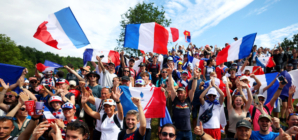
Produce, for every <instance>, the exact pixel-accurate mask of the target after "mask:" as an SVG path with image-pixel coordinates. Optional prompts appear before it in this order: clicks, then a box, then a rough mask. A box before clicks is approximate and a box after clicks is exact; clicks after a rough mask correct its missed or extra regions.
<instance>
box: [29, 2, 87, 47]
mask: <svg viewBox="0 0 298 140" xmlns="http://www.w3.org/2000/svg"><path fill="white" fill-rule="evenodd" d="M33 37H35V38H36V39H39V40H40V41H42V42H44V43H45V44H47V45H49V46H51V47H53V48H56V49H59V50H60V49H61V48H81V47H84V46H86V45H88V44H90V43H89V41H88V39H87V37H86V35H85V33H84V32H83V30H82V28H81V27H80V25H79V23H78V21H77V20H76V18H75V17H74V14H73V13H72V11H71V9H70V8H69V7H67V8H64V9H62V10H60V11H58V12H55V13H54V14H50V15H49V16H48V20H47V21H44V22H43V23H41V24H40V25H39V26H38V28H37V31H36V33H35V34H34V36H33Z"/></svg>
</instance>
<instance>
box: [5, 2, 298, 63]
mask: <svg viewBox="0 0 298 140" xmlns="http://www.w3.org/2000/svg"><path fill="white" fill-rule="evenodd" d="M143 1H144V2H145V3H149V2H153V3H154V5H155V6H158V7H159V8H160V7H161V6H163V7H164V10H165V16H166V18H168V19H171V21H172V23H171V24H170V27H175V28H177V29H178V30H179V40H178V41H177V42H174V43H169V44H168V48H169V49H170V48H171V47H172V46H174V45H175V44H176V43H178V44H179V45H184V46H187V45H188V43H186V42H185V38H184V36H183V32H184V30H187V31H190V33H191V38H192V39H191V40H192V43H193V44H195V45H196V46H198V47H200V46H205V45H207V44H209V45H213V46H214V45H217V46H218V47H223V46H224V44H225V43H232V42H233V41H234V40H233V38H234V37H238V38H242V37H244V36H245V35H248V34H251V33H257V37H256V40H255V44H256V45H257V46H262V47H267V48H273V47H274V45H275V44H277V43H278V42H282V40H283V39H284V38H285V37H287V38H292V36H293V35H294V34H297V33H298V16H297V13H298V8H297V5H298V1H297V0H129V1H127V0H113V1H104V0H100V1H99V0H84V1H79V0H63V1H61V0H42V1H38V0H33V1H24V0H10V1H0V5H1V6H0V7H1V8H0V34H6V35H7V36H9V37H10V38H11V39H12V40H14V41H15V42H16V44H17V45H22V46H29V47H34V48H36V49H37V50H39V51H43V52H47V51H48V52H52V53H55V54H59V55H61V56H75V57H81V58H82V57H83V52H84V50H85V49H86V48H96V49H102V50H107V49H108V50H109V49H110V50H113V49H114V48H115V47H116V46H117V42H116V39H118V37H119V34H120V31H121V27H120V21H121V15H122V14H124V13H125V12H126V11H127V10H128V9H129V8H130V7H134V6H135V5H136V4H137V3H140V2H143ZM68 6H69V7H70V8H71V9H72V12H73V13H74V15H75V17H76V19H77V21H78V22H79V24H80V26H81V27H82V29H83V31H84V32H85V34H86V36H87V38H88V40H89V41H90V44H91V45H88V46H86V47H83V48H80V49H63V48H62V49H61V50H57V49H54V48H52V47H50V46H48V45H46V44H44V43H43V42H41V41H39V40H37V39H35V38H34V37H33V35H34V33H35V32H36V29H37V27H38V26H39V25H40V24H41V23H42V22H43V21H46V20H47V17H48V15H49V14H52V13H54V12H57V11H59V10H61V9H63V8H65V7H68Z"/></svg>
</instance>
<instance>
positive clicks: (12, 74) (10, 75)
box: [0, 63, 25, 93]
mask: <svg viewBox="0 0 298 140" xmlns="http://www.w3.org/2000/svg"><path fill="white" fill-rule="evenodd" d="M24 69H25V68H24V67H20V66H15V65H9V64H3V63H0V78H1V79H3V80H4V82H5V83H6V84H7V83H9V85H12V84H14V83H16V82H17V81H18V79H19V78H20V76H21V75H22V72H23V70H24ZM14 91H15V92H17V93H19V92H20V89H19V86H17V88H15V89H14Z"/></svg>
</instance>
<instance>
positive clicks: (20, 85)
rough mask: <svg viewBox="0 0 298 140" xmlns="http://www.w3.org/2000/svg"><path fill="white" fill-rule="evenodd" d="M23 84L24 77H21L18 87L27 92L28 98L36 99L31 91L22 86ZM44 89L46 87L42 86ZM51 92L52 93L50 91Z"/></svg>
mask: <svg viewBox="0 0 298 140" xmlns="http://www.w3.org/2000/svg"><path fill="white" fill-rule="evenodd" d="M23 84H24V79H21V80H20V84H19V87H20V89H21V90H23V91H24V92H25V93H26V94H28V95H29V98H30V99H31V100H34V101H37V98H36V96H35V95H34V94H33V93H32V92H31V91H29V90H28V89H26V88H23ZM44 89H46V88H44ZM52 94H53V93H52ZM51 96H52V95H51Z"/></svg>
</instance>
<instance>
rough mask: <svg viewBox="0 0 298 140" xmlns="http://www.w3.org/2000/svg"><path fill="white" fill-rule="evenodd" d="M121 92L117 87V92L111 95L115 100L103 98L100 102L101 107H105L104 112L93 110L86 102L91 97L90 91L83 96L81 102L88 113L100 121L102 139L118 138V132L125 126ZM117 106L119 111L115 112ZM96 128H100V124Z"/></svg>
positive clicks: (112, 139) (111, 139)
mask: <svg viewBox="0 0 298 140" xmlns="http://www.w3.org/2000/svg"><path fill="white" fill-rule="evenodd" d="M121 94H122V92H121V90H120V89H119V88H117V90H116V92H115V93H114V92H112V95H111V96H112V98H113V99H114V100H113V99H104V100H103V104H102V105H101V104H100V105H99V107H101V106H103V107H104V109H103V110H104V114H102V112H101V110H97V111H93V110H92V109H91V108H90V107H88V106H87V104H86V102H87V101H88V98H89V97H88V93H84V94H83V96H82V100H81V102H82V105H83V108H84V110H85V111H86V113H87V114H89V115H90V116H92V117H93V118H96V119H97V122H98V121H100V131H101V137H100V139H101V140H114V139H117V138H118V134H119V132H120V131H121V128H122V127H123V126H122V124H123V109H122V105H121V103H120V99H119V98H120V96H121ZM116 106H117V109H118V112H117V113H115V109H116ZM99 109H100V108H99ZM115 115H116V116H115ZM96 129H98V125H96ZM93 139H94V138H93ZM97 139H98V137H97Z"/></svg>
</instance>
